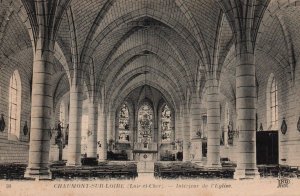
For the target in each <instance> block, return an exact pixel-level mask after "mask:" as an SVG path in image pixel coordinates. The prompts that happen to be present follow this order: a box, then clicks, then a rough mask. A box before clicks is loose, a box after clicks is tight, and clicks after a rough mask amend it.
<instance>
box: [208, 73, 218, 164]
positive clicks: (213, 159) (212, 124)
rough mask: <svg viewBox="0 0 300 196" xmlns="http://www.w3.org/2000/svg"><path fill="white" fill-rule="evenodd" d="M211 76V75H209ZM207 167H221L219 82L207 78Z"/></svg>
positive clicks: (212, 78)
mask: <svg viewBox="0 0 300 196" xmlns="http://www.w3.org/2000/svg"><path fill="white" fill-rule="evenodd" d="M208 75H209V74H208ZM207 85H208V86H207V165H206V166H207V167H220V102H219V93H218V81H217V80H216V79H214V77H213V76H209V77H208V78H207Z"/></svg>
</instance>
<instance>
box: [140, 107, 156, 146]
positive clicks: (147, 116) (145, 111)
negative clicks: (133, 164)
mask: <svg viewBox="0 0 300 196" xmlns="http://www.w3.org/2000/svg"><path fill="white" fill-rule="evenodd" d="M138 123H139V124H138V142H141V143H150V142H151V141H152V133H153V109H152V107H151V106H150V104H148V103H144V104H143V105H142V106H141V107H140V108H139V111H138Z"/></svg>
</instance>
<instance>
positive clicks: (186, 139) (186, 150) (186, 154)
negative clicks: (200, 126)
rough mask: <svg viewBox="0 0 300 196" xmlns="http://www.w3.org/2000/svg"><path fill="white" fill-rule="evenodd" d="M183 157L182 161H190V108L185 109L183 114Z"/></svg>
mask: <svg viewBox="0 0 300 196" xmlns="http://www.w3.org/2000/svg"><path fill="white" fill-rule="evenodd" d="M182 130H183V133H182V135H183V149H182V152H183V159H182V161H190V145H191V143H190V142H191V141H190V116H189V112H188V109H187V108H185V109H184V115H183V129H182Z"/></svg>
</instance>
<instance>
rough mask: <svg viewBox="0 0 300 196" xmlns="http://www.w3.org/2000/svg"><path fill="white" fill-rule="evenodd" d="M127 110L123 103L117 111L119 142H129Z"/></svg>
mask: <svg viewBox="0 0 300 196" xmlns="http://www.w3.org/2000/svg"><path fill="white" fill-rule="evenodd" d="M129 141H130V136H129V110H128V107H127V105H126V104H123V105H122V107H121V109H120V113H119V142H129Z"/></svg>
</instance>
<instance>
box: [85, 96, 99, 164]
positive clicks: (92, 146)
mask: <svg viewBox="0 0 300 196" xmlns="http://www.w3.org/2000/svg"><path fill="white" fill-rule="evenodd" d="M97 106H98V105H97V103H96V102H95V101H93V100H91V101H90V102H89V128H88V130H89V132H88V141H87V142H88V143H87V157H88V158H97V132H98V129H97V120H98V107H97Z"/></svg>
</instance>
